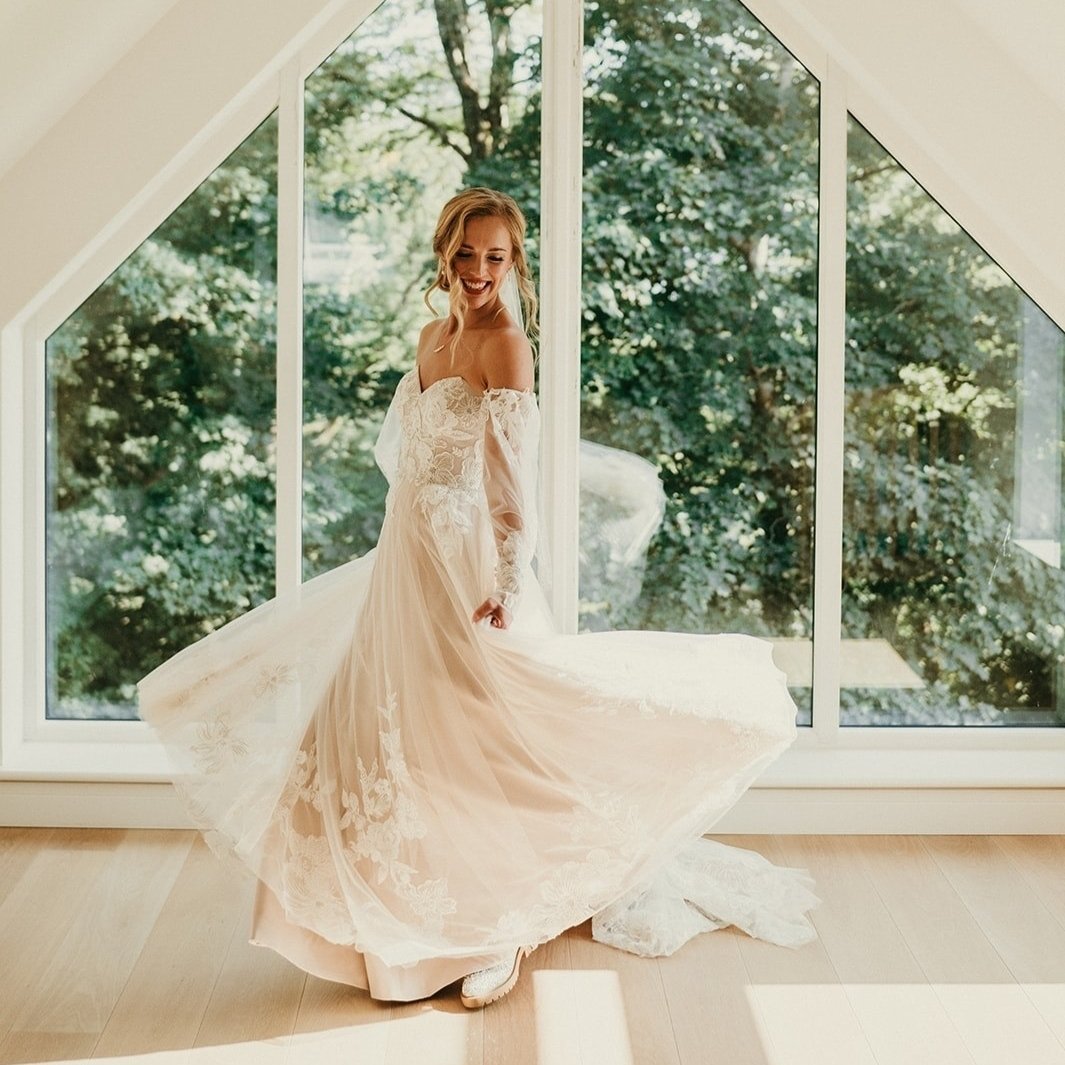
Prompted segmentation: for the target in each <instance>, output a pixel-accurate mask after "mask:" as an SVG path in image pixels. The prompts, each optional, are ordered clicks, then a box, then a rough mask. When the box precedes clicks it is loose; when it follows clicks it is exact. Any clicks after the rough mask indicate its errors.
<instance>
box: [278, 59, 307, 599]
mask: <svg viewBox="0 0 1065 1065" xmlns="http://www.w3.org/2000/svg"><path fill="white" fill-rule="evenodd" d="M277 120H278V136H277V382H276V388H277V408H276V410H277V413H276V418H277V435H276V449H277V450H276V470H275V475H276V478H277V481H276V485H277V489H276V491H277V509H276V521H277V525H276V533H275V544H276V550H275V566H276V571H275V572H276V578H275V579H276V590H277V592H278V593H281V592H284V591H287V590H289V589H291V588H295V587H297V586H298V585H299V583H300V579H301V571H302V559H303V503H302V500H303V449H302V440H303V77H302V74H301V64H300V61H299V57H298V56H297V57H296V59H294V60H293V61H292V62H290V63H289V64H287V65H286V66H285V68H284V69H283V70H282V71H281V75H280V86H279V103H278V115H277Z"/></svg>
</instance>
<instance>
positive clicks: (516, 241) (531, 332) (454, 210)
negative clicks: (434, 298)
mask: <svg viewBox="0 0 1065 1065" xmlns="http://www.w3.org/2000/svg"><path fill="white" fill-rule="evenodd" d="M471 218H498V219H499V220H500V221H501V222H502V223H503V225H504V226H506V229H507V232H508V233H509V234H510V243H511V255H512V257H513V260H514V262H513V266H512V267H511V269H512V270H514V271H515V273H514V277H515V280H516V282H517V286H518V296H519V298H520V299H521V306H522V314H523V316H524V318H525V333H526V335H527V336H528V337H529V339H530V340H534V339H535V338H536V336H537V335H538V334H539V328H538V326H537V321H536V308H537V299H536V286H535V285H534V284H533V280H532V275H531V273H530V271H529V261H528V259H527V258H526V256H525V230H526V224H525V215H523V214H522V212H521V208H520V207H519V206H518V205H517V203H516V202H515V200H514V199H513V198H512V197H510V196H508V195H507V194H506V193H505V192H498V191H497V190H496V189H489V188H484V187H483V186H480V185H477V186H473V187H472V188H468V189H463V190H462V192H460V193H459V194H458V195H457V196H452V197H451V199H450V200H448V201H447V203H445V204H444V207H443V209H442V210H441V212H440V217H439V218H438V219H437V222H436V230H435V232H434V233H433V251H434V252H435V253H436V263H437V266H436V276H435V277H434V279H433V283H432V284H431V285H430V286H429V287H428V288H427V289H426V291H425V295H424V296H423V299H424V301H425V305H426V306H427V307H428V308H429V310H430V311H432V312H433V315H434V317H435V316H436V315H437V313H438V312H437V310H436V308H435V307H434V306H433V305H432V303H431V302H430V300H429V297H430V296H431V295H432V294H433V292H434V291H435V290H436V289H440V291H441V292H446V293H447V296H448V303H449V307H450V311H451V313H452V314H453V315H454V316H455V322H456V323H457V325H458V328H457V329H456V330H455V336H454V338H453V339H452V341H451V359H452V361H454V358H455V352H456V351H457V350H458V343H459V339H460V338H461V336H462V330H463V329H464V328H465V325H466V311H467V309H468V302H467V300H466V293H465V291H464V290H463V288H462V285H461V284H459V277H458V272H457V271H456V270H455V267H454V261H455V256H456V255H457V254H458V250H459V248H460V247H461V246H462V238H463V235H464V233H465V230H466V223H467V222H468V221H469V220H470V219H471ZM519 324H520V323H519ZM533 350H534V352H535V351H536V348H535V344H534V347H533ZM537 358H538V356H537Z"/></svg>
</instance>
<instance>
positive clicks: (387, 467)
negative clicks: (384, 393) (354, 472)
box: [373, 388, 403, 485]
mask: <svg viewBox="0 0 1065 1065" xmlns="http://www.w3.org/2000/svg"><path fill="white" fill-rule="evenodd" d="M399 404H400V389H398V388H397V389H396V391H395V392H394V393H393V395H392V402H391V403H389V405H388V410H386V411H385V417H384V421H383V422H382V423H381V430H380V432H378V434H377V440H376V441H375V442H374V446H373V457H374V461H375V462H376V463H377V465H378V467H379V468H380V470H381V472H382V473H383V474H384V475H385V477H386V478H387V479H388V483H389V484H390V485H391V484H394V483H395V480H396V471H397V470H398V469H399V445H400V441H401V439H402V435H403V434H402V432H401V431H400V416H399Z"/></svg>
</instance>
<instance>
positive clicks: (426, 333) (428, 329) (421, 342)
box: [418, 318, 447, 350]
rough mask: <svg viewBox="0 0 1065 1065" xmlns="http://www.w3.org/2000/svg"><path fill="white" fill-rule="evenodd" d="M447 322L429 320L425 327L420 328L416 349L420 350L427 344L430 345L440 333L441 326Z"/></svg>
mask: <svg viewBox="0 0 1065 1065" xmlns="http://www.w3.org/2000/svg"><path fill="white" fill-rule="evenodd" d="M446 322H447V319H446V318H430V319H429V321H428V322H426V323H425V325H423V326H422V331H421V332H420V333H419V334H418V349H419V350H421V348H422V347H424V346H425V345H426V344H427V343H431V342H432V341H433V340H435V338H436V337H437V335H438V334H439V332H440V327H441V325H442V324H445V323H446Z"/></svg>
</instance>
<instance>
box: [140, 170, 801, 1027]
mask: <svg viewBox="0 0 1065 1065" xmlns="http://www.w3.org/2000/svg"><path fill="white" fill-rule="evenodd" d="M524 241H525V219H524V216H523V215H522V212H521V211H520V209H519V208H518V205H517V204H516V203H515V202H514V200H513V199H512V198H511V197H509V196H507V195H505V194H504V193H501V192H498V191H495V190H492V189H485V188H469V189H466V190H465V191H463V192H461V193H460V194H458V195H457V196H455V197H454V198H452V199H451V200H450V201H449V202H448V203H447V204H445V205H444V208H443V210H442V211H441V214H440V218H439V222H438V224H437V227H436V231H435V233H434V235H433V240H432V247H433V250H434V252H435V254H436V257H437V273H436V276H435V279H434V281H433V283H432V285H431V286H430V288H429V291H428V292H427V294H426V302H427V304H428V305H429V307H430V309H432V303H431V302H430V297H431V296H432V295H433V294H434V293H435V292H437V291H439V292H441V293H443V294H445V295H446V297H447V301H448V313H447V314H446V315H445V316H440V317H434V318H433V319H432V320H430V321H429V322H428V323H427V324H426V325H425V327H424V329H423V330H422V332H421V336H420V338H419V341H418V346H417V351H416V353H415V358H414V361H413V365H412V367H411V369H410V370H409V371H408V372H407V373H406V374H405V375H404V376H403V378H402V379H401V380H400V382H399V385H398V387H397V389H396V392H395V395H394V396H393V399H392V402H391V405H390V407H389V409H388V412H387V414H386V416H385V420H384V423H383V426H382V429H381V432H380V435H379V437H378V440H377V444H376V447H375V456H376V459H377V461H378V463H379V465H380V466H381V468H382V470H383V471H384V473H385V474H386V476H387V477H388V480H389V492H388V497H387V502H386V512H385V520H384V524H383V526H382V529H381V535H380V539H379V541H378V543H377V545H376V546H375V547H374V548H373V549H372V550H371V551H369V552H368V553H367V554H365V555H363V556H361V557H360V558H356V559H352V560H351V561H350V562H348V563H346V564H345V565H343V566H340V567H338V568H337V569H335V570H333V571H331V572H330V573H326V574H323V575H321V576H320V577H317V578H315V579H314V580H311V581H309V582H307V583H306V584H304V585H303V586H302V587H301V588H299V589H297V590H294V591H292V592H289V593H286V594H282V595H279V596H278V597H277V598H275V599H273V600H271V601H270V602H269V603H265V604H263V605H262V606H260V607H258V608H257V609H256V610H253V611H251V612H250V613H249V614H247V615H245V616H244V617H242V618H240V619H238V620H236V621H234V622H232V623H230V624H229V625H227V626H226V627H225V628H223V629H220V630H219V631H218V632H215V633H213V634H211V635H210V636H208V637H206V638H205V639H203V640H201V641H200V642H199V643H197V644H195V645H193V646H192V647H189V648H187V649H186V650H185V651H183V652H181V653H180V654H178V655H176V656H175V657H174V658H172V659H171V660H170V661H169V662H167V663H165V664H164V665H163V666H160V667H159V669H157V670H155V671H154V672H153V673H151V674H150V675H149V676H148V677H146V678H144V680H142V681H141V683H140V694H141V713H142V717H143V718H144V719H145V720H147V721H149V722H150V723H151V724H152V725H153V726H155V728H156V729H158V731H159V733H160V736H161V738H162V740H163V741H164V743H165V744H166V745H167V747H168V750H169V752H170V754H171V757H172V760H173V765H174V771H175V785H176V786H177V787H178V789H179V791H180V793H181V794H182V797H183V798H184V800H185V802H186V805H187V809H188V810H189V813H190V816H192V817H193V818H194V820H195V823H196V824H197V826H198V827H200V828H201V829H202V830H203V832H204V833H205V836H206V838H207V840H208V842H209V843H210V844H211V845H212V846H213V847H214V849H215V850H216V851H217V853H219V854H220V855H225V856H229V857H232V858H235V859H237V861H238V863H239V866H240V868H242V869H244V870H250V872H251V873H253V874H254V875H255V876H256V877H257V879H258V884H257V893H256V899H255V911H254V920H253V926H252V929H251V940H252V942H255V943H258V944H261V945H265V946H270V947H272V948H273V949H275V950H277V951H279V952H280V953H281V954H283V955H284V956H285V957H287V958H289V959H290V960H291V961H292V962H294V963H295V964H296V965H299V966H301V967H302V968H304V969H306V970H307V971H309V972H312V973H315V974H317V975H319V976H321V977H324V978H326V979H330V980H335V981H339V982H343V983H347V984H350V985H353V986H355V987H359V988H364V989H366V990H368V991H369V993H370V995H372V996H373V997H374V998H378V999H386V1000H411V999H417V998H422V997H425V996H428V995H431V994H433V993H435V992H436V991H438V990H440V989H442V988H444V987H446V986H448V985H450V984H452V983H457V982H458V981H460V980H461V981H462V984H461V990H460V996H461V1000H462V1002H463V1004H464V1005H466V1006H468V1007H471V1008H476V1007H480V1006H483V1005H485V1004H486V1003H489V1002H492V1001H494V1000H496V999H498V998H499V997H501V996H502V995H504V994H506V993H507V992H508V991H509V990H510V989H511V988H512V987H513V986H514V985H515V983H516V981H517V979H518V975H519V967H520V964H521V959H522V958H523V957H524V956H525V955H526V954H527V953H528V952H529V951H531V950H532V949H533V948H534V947H535V946H537V945H538V944H541V943H544V942H546V941H547V940H549V939H551V938H553V937H554V936H557V935H558V934H559V933H560V932H562V931H563V930H565V929H566V928H569V927H572V926H573V925H576V924H580V923H581V922H583V921H585V920H587V919H589V918H591V919H592V932H593V935H594V937H595V938H596V939H598V940H600V941H601V942H604V943H608V944H610V945H612V946H615V947H618V948H621V949H625V950H629V951H632V952H634V953H637V954H643V955H656V954H668V953H671V952H672V951H674V950H676V949H677V948H678V947H679V946H680V945H682V944H683V943H684V942H686V941H687V940H688V939H689V938H691V937H692V936H693V935H695V934H697V933H699V932H702V931H708V930H711V929H714V928H720V927H722V926H723V925H727V924H736V925H737V926H739V927H741V928H743V929H744V930H745V931H747V932H748V933H749V934H751V935H754V936H758V937H760V938H763V939H767V940H770V941H771V942H774V943H779V944H783V945H788V946H798V945H799V944H801V943H803V942H806V941H807V940H809V939H810V938H812V936H813V935H814V932H813V928H812V925H811V924H810V922H809V920H808V918H807V917H806V912H807V911H808V910H809V909H810V908H811V907H813V906H814V905H816V904H817V902H818V899H817V897H816V896H815V895H814V894H813V893H812V891H811V888H812V886H813V885H812V881H811V880H810V878H809V876H808V875H807V874H806V873H805V871H803V870H798V869H787V868H779V867H777V866H774V865H772V864H771V863H769V862H768V861H766V860H765V859H764V858H762V857H761V856H760V855H758V854H756V853H754V852H752V851H747V850H742V849H740V848H735V847H727V846H724V845H723V844H720V843H717V842H714V841H712V840H709V839H706V838H704V837H703V833H705V832H706V831H707V830H708V829H709V828H710V827H711V826H712V825H713V824H714V822H715V821H716V820H717V819H718V818H719V817H720V816H721V815H722V814H723V813H724V812H725V811H726V810H727V809H728V808H729V807H730V806H731V805H732V804H733V803H734V802H735V801H736V799H737V798H738V797H739V796H740V795H741V794H742V792H743V791H744V790H745V789H746V788H747V786H748V785H749V784H750V783H751V782H752V781H753V780H754V779H755V778H756V777H757V776H758V774H759V773H760V772H761V771H762V769H763V768H764V767H765V766H766V765H767V764H768V763H769V762H771V761H772V760H773V759H775V758H776V757H777V756H778V755H779V754H780V752H781V751H783V750H784V749H785V748H786V747H787V746H788V745H789V744H790V743H791V742H792V741H793V739H794V737H795V705H794V703H793V701H792V700H791V697H790V695H789V693H788V690H787V685H786V682H785V678H784V675H783V674H782V673H781V672H780V670H778V669H777V668H776V666H775V665H774V664H773V661H772V656H771V647H770V645H769V644H768V643H767V642H765V641H763V640H759V639H755V638H753V637H750V636H746V635H741V634H718V635H706V636H702V635H691V634H681V633H666V632H627V631H623V632H606V633H584V634H580V635H572V634H564V633H561V632H560V631H559V630H558V628H557V626H556V624H555V622H554V619H553V617H552V614H551V611H550V609H549V608H548V604H547V599H546V596H545V593H544V588H545V586H546V584H547V581H548V580H549V573H548V565H547V558H546V554H545V552H544V550H543V544H542V542H541V540H540V538H539V536H538V527H539V524H540V518H541V514H542V512H543V510H544V508H545V501H544V500H543V498H542V496H541V494H540V489H539V478H538V469H537V465H538V456H539V428H540V421H539V417H540V416H539V407H538V403H537V398H536V393H535V391H534V368H535V362H536V359H535V357H534V352H533V345H532V342H531V340H530V337H535V335H536V312H537V304H536V295H535V288H534V285H533V280H532V277H531V275H530V271H529V266H528V262H527V259H526V255H525V245H524ZM548 355H549V353H548Z"/></svg>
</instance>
